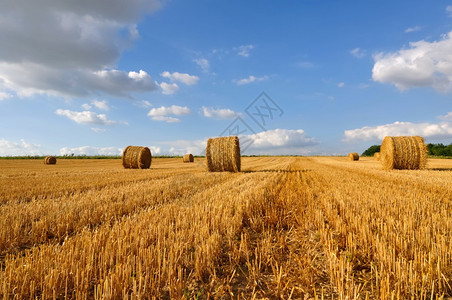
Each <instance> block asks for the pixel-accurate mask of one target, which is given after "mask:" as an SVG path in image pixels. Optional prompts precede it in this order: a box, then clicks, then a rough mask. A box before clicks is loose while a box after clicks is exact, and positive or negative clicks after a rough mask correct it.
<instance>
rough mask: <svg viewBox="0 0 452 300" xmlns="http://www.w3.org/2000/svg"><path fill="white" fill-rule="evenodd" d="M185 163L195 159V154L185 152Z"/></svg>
mask: <svg viewBox="0 0 452 300" xmlns="http://www.w3.org/2000/svg"><path fill="white" fill-rule="evenodd" d="M182 160H183V162H184V163H191V162H193V161H194V158H193V154H191V153H189V154H185V155H184V157H183V158H182Z"/></svg>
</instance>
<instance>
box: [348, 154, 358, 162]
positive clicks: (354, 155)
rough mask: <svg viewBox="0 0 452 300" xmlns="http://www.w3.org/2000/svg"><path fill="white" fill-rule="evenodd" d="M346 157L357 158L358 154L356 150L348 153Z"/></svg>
mask: <svg viewBox="0 0 452 300" xmlns="http://www.w3.org/2000/svg"><path fill="white" fill-rule="evenodd" d="M347 157H348V159H349V160H353V161H354V160H359V154H358V153H356V152H352V153H349V154H348V156H347Z"/></svg>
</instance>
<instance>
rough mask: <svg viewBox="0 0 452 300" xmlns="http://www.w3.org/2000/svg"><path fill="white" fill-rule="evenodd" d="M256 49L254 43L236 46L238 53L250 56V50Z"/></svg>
mask: <svg viewBox="0 0 452 300" xmlns="http://www.w3.org/2000/svg"><path fill="white" fill-rule="evenodd" d="M253 49H254V46H253V45H242V46H239V47H237V48H234V50H236V51H237V54H238V55H240V56H243V57H248V56H250V51H251V50H253Z"/></svg>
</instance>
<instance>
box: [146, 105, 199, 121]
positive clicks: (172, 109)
mask: <svg viewBox="0 0 452 300" xmlns="http://www.w3.org/2000/svg"><path fill="white" fill-rule="evenodd" d="M190 113H191V110H190V109H189V108H188V107H186V106H178V105H171V106H168V107H166V106H161V107H159V108H153V109H151V110H150V111H149V113H148V116H149V117H151V119H152V120H154V121H161V122H167V123H176V122H180V119H178V118H175V117H171V115H176V116H184V115H188V114H190Z"/></svg>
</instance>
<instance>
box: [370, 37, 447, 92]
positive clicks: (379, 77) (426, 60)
mask: <svg viewBox="0 0 452 300" xmlns="http://www.w3.org/2000/svg"><path fill="white" fill-rule="evenodd" d="M374 59H375V64H374V67H373V69H372V79H373V80H374V81H378V82H382V83H392V84H394V85H395V86H396V87H397V88H398V89H400V90H406V89H409V88H412V87H420V86H431V87H433V88H435V89H437V90H439V91H442V92H447V91H450V90H451V89H452V31H451V32H449V33H448V34H446V35H444V36H443V37H442V39H441V40H439V41H434V42H426V41H423V40H421V41H418V42H413V43H410V48H408V49H402V50H399V51H398V52H395V53H378V54H377V55H376V56H375V57H374Z"/></svg>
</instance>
